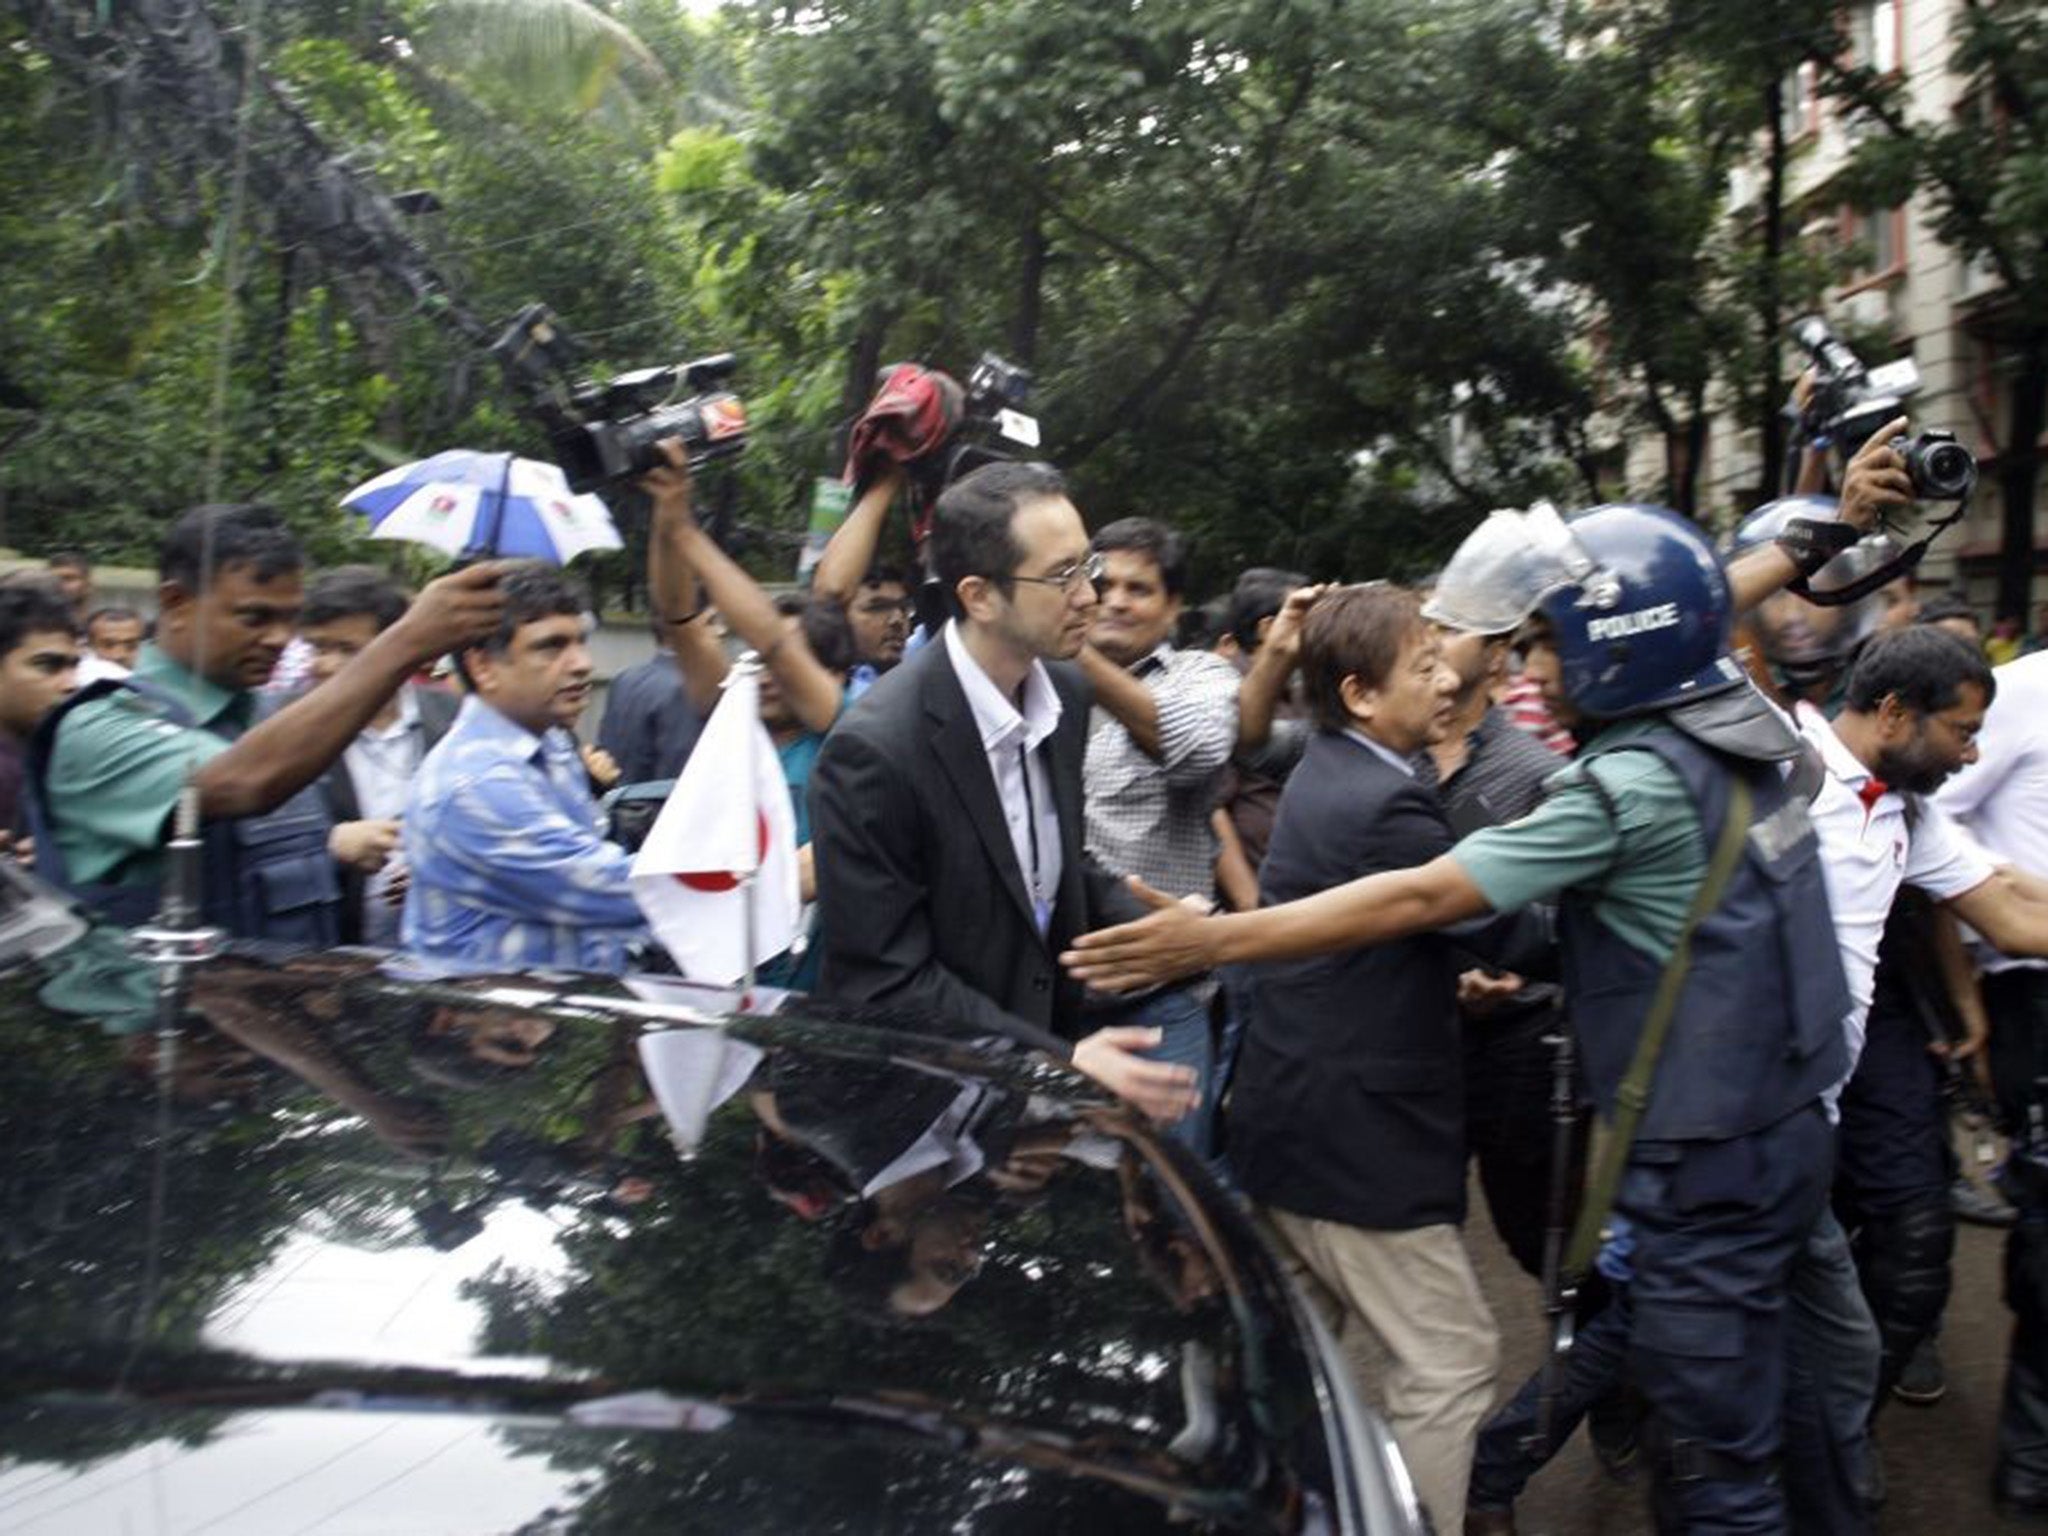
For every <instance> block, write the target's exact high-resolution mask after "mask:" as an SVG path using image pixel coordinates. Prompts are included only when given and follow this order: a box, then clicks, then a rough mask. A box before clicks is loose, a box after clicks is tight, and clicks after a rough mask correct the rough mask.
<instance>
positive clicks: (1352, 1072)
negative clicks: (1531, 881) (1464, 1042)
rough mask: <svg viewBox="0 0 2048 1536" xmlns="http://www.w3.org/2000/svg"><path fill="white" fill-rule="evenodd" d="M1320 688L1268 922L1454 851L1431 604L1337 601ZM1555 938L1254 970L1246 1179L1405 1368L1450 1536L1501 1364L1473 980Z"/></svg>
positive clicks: (1412, 1451)
mask: <svg viewBox="0 0 2048 1536" xmlns="http://www.w3.org/2000/svg"><path fill="white" fill-rule="evenodd" d="M1302 675H1303V681H1304V685H1305V688H1306V690H1307V694H1308V699H1309V704H1310V708H1311V711H1312V713H1313V716H1314V720H1315V724H1316V727H1317V734H1316V735H1315V737H1314V738H1313V739H1312V740H1311V741H1310V742H1309V745H1308V748H1307V750H1306V752H1305V753H1304V755H1303V757H1302V760H1301V764H1300V766H1299V767H1297V768H1296V769H1295V771H1294V774H1293V776H1292V777H1291V778H1290V779H1289V780H1288V784H1287V791H1286V793H1285V794H1284V795H1282V796H1281V799H1280V814H1279V818H1278V820H1277V821H1276V823H1275V825H1274V830H1273V842H1272V846H1271V848H1270V849H1269V851H1268V852H1267V855H1266V862H1265V865H1264V867H1263V870H1262V872H1261V876H1260V881H1259V892H1260V898H1261V900H1262V901H1263V902H1265V903H1268V904H1271V903H1277V902H1285V901H1292V900H1294V899H1296V898H1297V897H1301V896H1307V895H1311V894H1313V893H1315V892H1317V891H1324V890H1328V889H1330V888H1331V887H1333V886H1338V885H1342V884H1344V883H1345V882H1346V881H1348V880H1353V879H1356V878H1358V877H1359V876H1361V875H1367V874H1371V873H1373V872H1375V871H1377V870H1387V869H1407V868H1411V867H1413V866H1416V865H1420V864H1427V863H1428V862H1429V861H1430V860H1431V859H1433V858H1435V857H1437V856H1438V855H1439V854H1441V853H1443V852H1445V851H1446V850H1448V849H1449V848H1450V846H1451V834H1450V829H1449V827H1448V826H1447V825H1446V824H1445V821H1444V817H1443V812H1442V811H1441V810H1440V809H1439V807H1438V804H1437V798H1436V794H1435V792H1434V791H1433V790H1432V789H1431V788H1430V787H1429V785H1428V783H1427V782H1426V781H1425V780H1424V779H1422V778H1418V776H1417V772H1416V764H1415V762H1414V758H1415V756H1416V754H1418V753H1420V752H1421V751H1423V750H1424V749H1425V748H1426V747H1428V746H1429V745H1430V744H1431V743H1432V741H1434V740H1435V739H1437V738H1439V737H1441V736H1442V735H1443V732H1444V729H1445V727H1446V726H1447V725H1448V724H1449V721H1450V714H1451V702H1452V698H1453V695H1454V693H1455V690H1456V686H1457V679H1456V676H1455V674H1453V673H1452V671H1451V670H1450V669H1449V668H1448V667H1445V666H1443V665H1442V664H1441V661H1440V658H1439V651H1438V642H1437V639H1436V637H1435V636H1434V634H1433V633H1432V632H1431V630H1430V628H1429V626H1428V625H1426V624H1425V623H1424V622H1423V620H1422V618H1421V615H1420V612H1419V611H1418V608H1417V604H1416V600H1415V598H1414V597H1413V596H1412V595H1410V594H1409V593H1407V592H1404V591H1402V590H1400V589H1399V588H1396V587H1390V586H1384V585H1379V584H1375V585H1372V586H1363V587H1347V588H1343V589H1340V590H1338V591H1336V592H1333V593H1329V594H1326V595H1325V596H1324V597H1323V598H1322V600H1321V601H1320V602H1318V603H1317V605H1316V606H1315V607H1314V608H1313V609H1311V610H1310V611H1309V615H1308V619H1307V622H1306V623H1305V625H1304V626H1303V631H1302ZM1544 933H1545V925H1544V923H1543V921H1542V920H1541V919H1540V918H1539V917H1525V918H1519V919H1502V920H1496V921H1492V922H1486V923H1482V924H1481V925H1480V926H1479V927H1478V928H1476V929H1471V930H1469V931H1468V930H1465V929H1461V930H1460V931H1459V932H1458V933H1457V934H1455V935H1446V934H1437V933H1424V934H1417V935H1414V936H1412V937H1408V938H1403V939H1397V940H1395V941H1393V942H1391V943H1387V944H1382V945H1379V946H1377V947H1374V948H1369V949H1349V950H1343V951H1339V952H1337V953H1335V954H1331V955H1325V956H1319V957H1316V958H1313V959H1307V960H1295V961H1282V962H1274V963H1268V964H1263V965H1258V966H1255V967H1253V974H1252V989H1251V995H1252V1004H1251V1027H1250V1032H1249V1035H1248V1036H1247V1039H1246V1041H1245V1047H1244V1056H1243V1060H1242V1062H1241V1064H1240V1066H1239V1069H1238V1077H1237V1085H1236V1089H1235V1096H1234V1097H1233V1099H1232V1101H1231V1116H1230V1128H1231V1159H1232V1163H1233V1166H1234V1167H1235V1169H1236V1171H1237V1175H1238V1178H1239V1180H1240V1182H1241V1183H1242V1185H1243V1187H1244V1190H1245V1192H1246V1193H1247V1194H1249V1195H1250V1196H1251V1197H1252V1198H1253V1199H1254V1200H1256V1201H1258V1202H1259V1203H1260V1204H1261V1205H1262V1206H1263V1207H1265V1209H1266V1212H1267V1214H1268V1215H1269V1216H1270V1217H1271V1218H1272V1220H1273V1224H1274V1226H1275V1227H1276V1228H1277V1229H1278V1230H1279V1232H1280V1235H1281V1237H1282V1239H1283V1240H1284V1241H1285V1243H1286V1245H1287V1247H1288V1248H1289V1250H1291V1258H1292V1259H1293V1261H1294V1262H1295V1265H1296V1267H1297V1268H1298V1270H1300V1271H1303V1272H1304V1273H1303V1275H1302V1278H1303V1279H1304V1281H1305V1282H1306V1283H1307V1286H1308V1290H1309V1292H1310V1294H1311V1295H1313V1296H1316V1297H1317V1298H1318V1299H1319V1300H1320V1301H1323V1302H1324V1303H1325V1304H1326V1308H1327V1310H1329V1311H1330V1312H1331V1313H1332V1315H1333V1321H1341V1322H1342V1323H1343V1324H1345V1325H1353V1324H1356V1325H1362V1326H1364V1327H1366V1328H1369V1329H1370V1330H1371V1331H1372V1332H1373V1333H1374V1334H1376V1335H1377V1336H1378V1338H1379V1339H1380V1341H1381V1343H1382V1344H1383V1345H1384V1346H1385V1347H1386V1349H1387V1351H1388V1353H1389V1354H1390V1355H1391V1356H1392V1365H1391V1367H1390V1368H1389V1370H1388V1371H1387V1374H1386V1376H1385V1378H1384V1379H1383V1380H1382V1381H1381V1383H1380V1386H1381V1388H1382V1391H1383V1393H1384V1397H1385V1402H1386V1406H1387V1416H1388V1419H1389V1421H1390V1423H1391V1426H1392V1428H1393V1431H1394V1438H1395V1439H1396V1440H1397V1441H1398V1442H1399V1443H1400V1446H1401V1453H1402V1456H1403V1458H1404V1459H1405V1460H1406V1461H1407V1464H1408V1468H1409V1470H1410V1471H1411V1472H1412V1473H1413V1474H1414V1477H1415V1482H1416V1487H1417V1490H1418V1492H1419V1493H1420V1495H1421V1497H1422V1502H1423V1504H1424V1506H1425V1507H1426V1508H1427V1509H1428V1510H1429V1512H1430V1515H1431V1517H1432V1518H1433V1519H1434V1520H1435V1521H1436V1524H1437V1528H1438V1529H1439V1530H1445V1531H1455V1530H1457V1529H1458V1528H1459V1526H1460V1525H1461V1523H1462V1522H1463V1520H1464V1496H1465V1484H1466V1479H1467V1475H1468V1473H1469V1471H1470V1467H1471V1457H1472V1441H1473V1434H1474V1432H1475V1430H1476V1429H1477V1427H1478V1425H1479V1421H1480V1420H1481V1418H1483V1417H1484V1416H1485V1413H1486V1410H1487V1408H1488V1406H1489V1405H1490V1404H1491V1402H1492V1400H1493V1375H1494V1368H1495V1364H1496V1361H1497V1358H1498V1353H1499V1339H1498V1334H1497V1332H1496V1330H1495V1328H1494V1323H1493V1317H1492V1314H1491V1313H1490V1312H1489V1311H1488V1310H1487V1306H1486V1302H1485V1300H1484V1299H1483V1298H1482V1297H1481V1296H1480V1293H1479V1282H1478V1280H1477V1278H1476V1277H1475V1276H1474V1274H1473V1272H1472V1265H1471V1262H1470V1260H1469V1258H1468V1257H1467V1255H1466V1252H1465V1245H1464V1240H1463V1237H1462V1235H1461V1233H1460V1230H1459V1229H1460V1227H1461V1226H1462V1225H1463V1223H1464V1219H1465V1136H1464V1130H1465V1124H1464V1121H1465V1117H1464V1096H1463V1085H1462V1079H1461V1074H1460V1070H1459V1068H1460V1059H1459V1058H1460V1050H1459V1043H1458V1017H1457V986H1458V973H1459V972H1460V971H1461V970H1463V969H1465V968H1466V967H1467V966H1468V965H1470V964H1471V960H1470V958H1469V955H1468V953H1467V952H1466V948H1465V946H1467V945H1471V944H1478V945H1479V946H1481V947H1482V948H1484V949H1487V950H1490V951H1491V950H1495V949H1496V948H1497V947H1498V946H1500V945H1503V944H1507V945H1514V944H1516V943H1517V941H1527V942H1526V943H1525V944H1524V945H1523V947H1535V946H1540V944H1541V942H1542V939H1543V937H1544ZM1501 957H1502V958H1507V956H1506V955H1505V954H1503V955H1502V956H1501ZM1513 958H1514V959H1516V960H1520V958H1521V957H1520V955H1519V954H1517V955H1515V956H1513Z"/></svg>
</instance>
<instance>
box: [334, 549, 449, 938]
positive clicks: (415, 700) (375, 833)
mask: <svg viewBox="0 0 2048 1536" xmlns="http://www.w3.org/2000/svg"><path fill="white" fill-rule="evenodd" d="M410 602H411V599H410V598H409V597H408V596H407V595H406V592H405V589H404V588H403V587H401V586H399V585H398V583H397V582H395V581H393V580H392V579H391V577H390V575H389V574H388V573H387V572H385V571H383V570H380V569H379V568H378V567H376V566H374V565H343V566H337V567H335V568H334V569H333V570H331V571H322V572H321V573H320V574H319V575H318V576H316V577H314V578H313V581H312V584H311V585H310V586H308V587H307V589H306V606H305V609H304V611H303V612H302V613H301V615H300V618H299V634H300V637H301V638H302V639H304V640H305V642H306V644H307V645H308V647H309V648H310V649H311V651H312V660H311V663H310V665H309V667H308V681H307V688H308V690H309V691H310V690H312V689H315V688H319V687H321V686H322V685H324V684H326V683H328V682H330V681H331V680H332V679H333V678H334V677H335V676H336V675H337V674H339V673H340V671H341V669H342V668H343V667H345V666H347V665H348V664H349V663H350V662H351V661H353V660H355V658H356V657H357V656H359V655H361V654H362V653H363V651H365V650H366V649H368V647H369V644H370V642H371V641H372V640H374V639H376V638H377V636H379V635H381V634H382V633H383V632H384V631H385V630H387V629H389V628H390V627H391V626H392V625H394V624H396V623H397V622H398V621H399V620H400V619H401V618H403V617H405V610H406V607H407V605H408V604H409V603H410ZM456 703H457V701H456V698H455V696H454V695H453V694H451V693H446V692H444V691H442V690H440V689H437V688H422V687H419V686H418V685H417V684H415V683H407V684H406V685H405V686H404V687H402V688H400V689H399V690H398V691H397V692H396V693H394V694H393V695H392V696H391V698H390V700H389V702H387V703H386V704H385V706H384V707H383V708H382V709H380V710H378V711H377V713H376V714H375V715H374V716H373V717H372V718H371V720H370V722H369V724H367V725H365V726H364V727H363V729H362V730H361V732H360V733H358V734H357V736H356V739H355V740H354V741H352V742H350V743H349V744H348V749H347V750H346V751H345V752H343V753H342V755H341V756H340V757H339V758H338V759H336V761H335V762H334V764H333V765H332V766H331V767H330V768H329V769H328V770H327V772H326V773H325V774H324V775H323V776H322V777H321V780H320V788H321V792H322V794H323V795H324V796H325V798H326V802H327V808H328V811H329V813H330V815H331V816H332V818H333V825H332V826H331V827H330V828H329V830H328V833H327V851H328V852H329V853H330V854H332V855H333V856H334V861H335V863H336V864H337V865H339V866H340V869H341V900H342V905H341V919H340V922H341V941H342V942H343V943H344V944H388V943H391V942H392V941H393V940H395V939H396V938H397V936H398V907H397V903H398V900H399V899H400V898H401V897H402V896H403V894H404V890H405V879H406V875H405V865H404V863H403V862H402V861H399V860H396V859H394V857H393V856H394V855H395V854H396V853H397V851H398V833H399V819H400V818H401V817H402V816H403V815H404V814H405V805H406V801H407V800H408V799H409V798H410V797H411V795H412V781H413V776H414V775H415V774H416V773H418V772H419V767H420V764H421V763H422V762H424V761H425V760H426V756H427V754H428V753H429V752H430V751H432V750H433V749H434V747H435V745H436V744H437V743H438V742H439V741H440V740H441V738H442V737H443V736H445V735H447V734H448V728H449V727H450V726H451V725H453V724H454V723H455V710H456Z"/></svg>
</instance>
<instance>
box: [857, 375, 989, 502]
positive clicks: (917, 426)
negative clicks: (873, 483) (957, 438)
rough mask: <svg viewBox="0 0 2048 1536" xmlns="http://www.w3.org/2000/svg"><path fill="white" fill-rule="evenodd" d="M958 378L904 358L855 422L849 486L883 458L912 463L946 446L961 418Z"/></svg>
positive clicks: (960, 394)
mask: <svg viewBox="0 0 2048 1536" xmlns="http://www.w3.org/2000/svg"><path fill="white" fill-rule="evenodd" d="M961 400H962V393H961V389H960V385H959V383H958V381H956V380H955V379H954V378H953V377H952V376H951V375H950V374H945V373H941V372H939V370H938V369H936V368H924V367H920V366H919V365H918V364H916V363H900V364H898V365H897V366H896V367H895V368H893V369H892V370H890V372H889V374H888V376H887V377H886V378H884V379H883V381H882V387H881V388H880V389H878V390H876V391H875V398H874V399H872V400H870V401H869V402H868V408H867V409H866V410H865V411H863V412H861V417H860V420H859V421H857V422H855V423H854V427H853V434H852V438H851V440H850V441H849V442H848V443H847V446H846V474H845V479H846V483H847V484H848V485H852V484H854V483H855V482H856V481H857V480H859V478H860V473H861V471H862V470H863V469H865V468H867V467H868V466H869V465H871V464H874V463H875V462H876V461H877V460H879V459H884V458H888V459H894V460H895V461H896V462H897V463H899V464H908V463H910V462H911V461H912V460H914V459H920V458H923V457H924V456H925V455H926V454H928V453H932V452H934V451H935V450H937V449H939V448H941V447H943V446H944V445H945V442H946V439H947V438H948V437H950V436H951V435H952V433H953V427H954V425H955V424H956V423H957V422H958V421H959V419H960V403H961Z"/></svg>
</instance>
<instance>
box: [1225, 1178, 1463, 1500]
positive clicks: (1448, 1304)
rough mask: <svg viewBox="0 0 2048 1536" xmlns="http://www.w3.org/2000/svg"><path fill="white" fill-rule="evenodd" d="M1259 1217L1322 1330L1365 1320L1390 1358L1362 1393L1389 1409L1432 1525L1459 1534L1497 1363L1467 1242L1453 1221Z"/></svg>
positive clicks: (1278, 1212)
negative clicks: (1266, 1221) (1411, 1223)
mask: <svg viewBox="0 0 2048 1536" xmlns="http://www.w3.org/2000/svg"><path fill="white" fill-rule="evenodd" d="M1266 1215H1267V1216H1268V1217H1270V1218H1271V1220H1272V1222H1273V1225H1274V1227H1275V1228H1276V1229H1277V1230H1278V1231H1279V1233H1280V1236H1281V1238H1282V1239H1283V1240H1284V1242H1285V1244H1286V1246H1287V1248H1288V1249H1289V1250H1291V1252H1290V1253H1289V1254H1288V1255H1286V1257H1287V1258H1288V1260H1289V1265H1288V1267H1289V1269H1290V1271H1291V1272H1292V1273H1293V1275H1294V1278H1295V1280H1296V1281H1298V1282H1299V1283H1300V1285H1301V1287H1302V1290H1303V1291H1304V1292H1305V1293H1306V1294H1307V1295H1308V1297H1309V1300H1310V1301H1311V1303H1312V1304H1314V1305H1315V1307H1316V1308H1317V1309H1318V1311H1320V1312H1321V1313H1322V1315H1323V1320H1324V1321H1325V1322H1326V1323H1328V1324H1329V1325H1330V1331H1331V1332H1332V1333H1336V1334H1338V1335H1340V1336H1341V1335H1342V1333H1343V1331H1344V1330H1345V1329H1348V1328H1354V1327H1365V1328H1369V1329H1370V1330H1372V1332H1373V1334H1374V1335H1375V1336H1376V1337H1377V1338H1378V1339H1379V1341H1380V1343H1381V1344H1382V1345H1383V1346H1384V1347H1385V1349H1386V1351H1387V1354H1388V1355H1389V1356H1391V1357H1392V1363H1391V1365H1390V1366H1389V1367H1388V1370H1387V1374H1386V1377H1385V1379H1384V1380H1382V1381H1380V1382H1378V1383H1377V1384H1372V1383H1361V1388H1362V1389H1363V1395H1365V1396H1366V1397H1368V1398H1374V1399H1377V1400H1379V1401H1380V1402H1382V1403H1383V1404H1384V1405H1385V1407H1386V1413H1387V1422H1388V1426H1389V1427H1390V1428H1391V1429H1392V1430H1393V1432H1394V1440H1395V1443H1396V1444H1398V1445H1399V1446H1400V1447H1401V1456H1402V1459H1403V1460H1404V1461H1406V1462H1407V1463H1408V1472H1409V1475H1410V1476H1411V1477H1413V1478H1414V1479H1415V1489H1416V1493H1417V1494H1418V1496H1419V1497H1420V1498H1421V1500H1422V1504H1423V1507H1424V1508H1425V1509H1427V1510H1428V1511H1429V1517H1430V1519H1431V1520H1433V1521H1434V1522H1435V1523H1436V1528H1437V1529H1438V1530H1439V1531H1444V1532H1456V1531H1459V1530H1462V1529H1463V1528H1464V1524H1465V1485H1466V1483H1467V1482H1468V1481H1469V1480H1470V1478H1471V1475H1472V1448H1473V1443H1474V1438H1475V1437H1476V1436H1477V1434H1478V1432H1479V1425H1480V1422H1481V1421H1482V1420H1483V1419H1484V1418H1485V1417H1486V1412H1487V1410H1488V1409H1489V1408H1491V1407H1492V1406H1493V1379H1494V1374H1495V1372H1496V1370H1497V1369H1498V1368H1499V1365H1500V1332H1499V1330H1498V1329H1497V1328H1496V1327H1495V1326H1494V1322H1493V1313H1492V1312H1491V1311H1489V1310H1488V1308H1487V1305H1486V1298H1485V1297H1483V1296H1481V1295H1480V1294H1479V1278H1478V1276H1477V1275H1475V1274H1474V1273H1473V1272H1472V1261H1471V1259H1470V1257H1469V1256H1468V1255H1467V1254H1466V1252H1465V1240H1464V1238H1463V1237H1462V1236H1461V1235H1460V1233H1459V1231H1458V1229H1457V1228H1456V1227H1454V1226H1449V1225H1444V1226H1435V1227H1417V1228H1415V1229H1413V1230H1410V1231H1405V1232H1379V1231H1371V1230H1368V1229H1367V1228H1364V1227H1349V1226H1345V1225H1344V1224H1342V1223H1341V1222H1335V1221H1320V1220H1317V1219H1316V1218H1314V1217H1309V1216H1296V1215H1293V1214H1291V1213H1290V1212H1287V1211H1281V1210H1275V1209H1274V1208H1273V1207H1271V1206H1268V1207H1266ZM1374 1385H1377V1387H1378V1390H1377V1391H1374V1390H1372V1388H1373V1386H1374Z"/></svg>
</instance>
